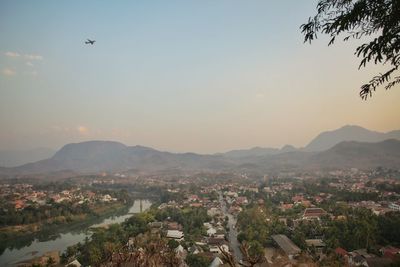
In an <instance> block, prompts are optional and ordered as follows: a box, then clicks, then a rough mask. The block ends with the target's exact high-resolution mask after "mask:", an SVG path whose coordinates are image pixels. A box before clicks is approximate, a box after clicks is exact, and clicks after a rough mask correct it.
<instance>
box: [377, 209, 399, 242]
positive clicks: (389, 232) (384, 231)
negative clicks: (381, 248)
mask: <svg viewBox="0 0 400 267" xmlns="http://www.w3.org/2000/svg"><path fill="white" fill-rule="evenodd" d="M378 227H379V232H380V239H381V242H382V243H383V244H389V243H390V244H392V245H395V246H400V231H399V227H400V212H389V213H387V214H385V215H384V216H379V217H378Z"/></svg>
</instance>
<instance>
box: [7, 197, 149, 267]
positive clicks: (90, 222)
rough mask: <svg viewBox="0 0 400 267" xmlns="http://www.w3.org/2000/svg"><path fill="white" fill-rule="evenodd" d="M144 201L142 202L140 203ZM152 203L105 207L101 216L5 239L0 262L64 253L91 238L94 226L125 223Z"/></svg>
mask: <svg viewBox="0 0 400 267" xmlns="http://www.w3.org/2000/svg"><path fill="white" fill-rule="evenodd" d="M141 202H142V204H140V203H141ZM150 206H151V202H150V201H148V200H143V201H140V200H135V201H133V203H131V206H129V205H125V206H124V207H122V208H121V209H119V210H117V211H116V210H115V209H107V210H106V211H104V210H102V212H103V213H101V215H100V216H98V217H96V216H90V217H88V218H87V219H86V220H84V221H76V222H74V223H69V224H61V225H52V226H51V227H46V231H41V232H38V233H34V234H27V235H24V236H22V237H19V238H15V239H11V240H8V241H5V242H1V243H0V266H15V264H16V263H17V262H21V261H23V262H25V261H29V260H30V259H32V258H35V257H41V256H42V255H44V254H45V253H46V252H49V251H59V252H60V253H63V252H64V251H65V250H66V249H67V247H69V246H72V245H75V244H77V243H79V242H81V243H84V242H85V240H86V239H88V238H90V237H91V235H92V233H93V231H92V230H91V229H92V227H94V226H98V225H107V224H114V223H121V222H123V221H124V220H125V219H127V218H129V217H131V216H132V214H133V213H138V212H140V210H141V208H142V210H143V211H144V210H147V209H148V208H149V207H150ZM114 207H115V206H114ZM1 240H2V239H1Z"/></svg>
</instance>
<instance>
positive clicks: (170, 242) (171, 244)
mask: <svg viewBox="0 0 400 267" xmlns="http://www.w3.org/2000/svg"><path fill="white" fill-rule="evenodd" d="M178 246H179V242H178V241H176V240H175V239H170V240H168V247H169V248H170V249H176V248H177V247H178Z"/></svg>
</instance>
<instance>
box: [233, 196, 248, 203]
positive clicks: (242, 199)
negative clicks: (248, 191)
mask: <svg viewBox="0 0 400 267" xmlns="http://www.w3.org/2000/svg"><path fill="white" fill-rule="evenodd" d="M248 203H249V201H248V200H247V197H237V198H236V204H238V205H247V204H248Z"/></svg>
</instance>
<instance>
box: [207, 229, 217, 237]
mask: <svg viewBox="0 0 400 267" xmlns="http://www.w3.org/2000/svg"><path fill="white" fill-rule="evenodd" d="M216 233H217V229H215V228H214V227H210V228H209V229H208V230H207V235H208V236H213V235H214V234H216Z"/></svg>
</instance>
